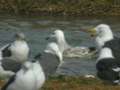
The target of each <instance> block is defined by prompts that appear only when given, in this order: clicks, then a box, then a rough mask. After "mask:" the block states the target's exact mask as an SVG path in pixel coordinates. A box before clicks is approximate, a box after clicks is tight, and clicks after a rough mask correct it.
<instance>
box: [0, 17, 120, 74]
mask: <svg viewBox="0 0 120 90" xmlns="http://www.w3.org/2000/svg"><path fill="white" fill-rule="evenodd" d="M100 23H107V24H109V25H110V26H111V28H112V29H113V30H114V33H115V34H116V35H118V36H119V32H120V30H119V28H120V18H118V17H115V18H113V17H112V18H100V19H96V18H65V17H40V18H20V17H5V16H4V17H3V16H0V46H3V45H5V44H7V43H10V42H11V41H13V36H14V34H15V33H16V32H24V33H25V35H26V37H27V41H28V43H29V46H30V48H31V57H34V56H35V55H36V54H37V53H39V52H42V51H43V50H44V49H45V47H46V45H47V43H48V42H49V41H46V40H45V38H46V37H47V36H48V35H49V34H50V33H51V32H53V31H54V30H55V29H62V30H64V33H65V37H66V39H67V41H68V43H69V44H70V45H72V46H82V45H83V46H94V41H93V40H92V39H90V36H89V34H87V33H85V32H82V31H81V30H82V29H87V28H91V27H94V26H96V25H98V24H100ZM64 61H65V63H64V64H63V66H62V67H61V68H60V69H59V70H58V72H57V73H59V74H66V75H85V74H95V73H96V70H95V58H64Z"/></svg>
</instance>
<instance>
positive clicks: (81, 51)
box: [47, 30, 95, 57]
mask: <svg viewBox="0 0 120 90" xmlns="http://www.w3.org/2000/svg"><path fill="white" fill-rule="evenodd" d="M50 38H55V39H56V42H57V44H58V46H59V49H60V51H61V52H62V53H63V55H64V56H66V57H84V56H86V55H92V51H95V48H94V47H90V48H89V47H85V46H81V47H72V46H70V45H69V44H68V43H67V41H66V39H65V36H64V33H63V31H62V30H55V31H54V32H53V34H52V35H50V36H49V37H48V38H47V39H50Z"/></svg>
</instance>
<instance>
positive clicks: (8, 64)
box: [1, 59, 22, 72]
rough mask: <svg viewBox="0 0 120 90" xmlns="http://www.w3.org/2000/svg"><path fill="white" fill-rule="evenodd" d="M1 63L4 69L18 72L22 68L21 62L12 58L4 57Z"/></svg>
mask: <svg viewBox="0 0 120 90" xmlns="http://www.w3.org/2000/svg"><path fill="white" fill-rule="evenodd" d="M1 65H2V67H3V69H4V70H7V71H13V72H17V71H18V70H20V68H21V65H22V64H21V63H19V62H16V61H15V60H11V59H3V60H2V61H1Z"/></svg>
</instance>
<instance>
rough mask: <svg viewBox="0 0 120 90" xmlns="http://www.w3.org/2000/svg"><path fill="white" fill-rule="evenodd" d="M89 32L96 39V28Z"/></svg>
mask: <svg viewBox="0 0 120 90" xmlns="http://www.w3.org/2000/svg"><path fill="white" fill-rule="evenodd" d="M87 32H88V33H90V36H91V37H95V36H96V29H95V28H92V29H89V30H87Z"/></svg>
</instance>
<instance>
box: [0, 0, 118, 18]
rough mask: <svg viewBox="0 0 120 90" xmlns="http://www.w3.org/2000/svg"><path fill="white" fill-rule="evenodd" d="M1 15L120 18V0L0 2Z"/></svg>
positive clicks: (11, 0)
mask: <svg viewBox="0 0 120 90" xmlns="http://www.w3.org/2000/svg"><path fill="white" fill-rule="evenodd" d="M0 13H9V14H16V15H29V16H31V15H36V16H38V15H52V16H62V15H63V16H96V15H97V16H119V15H120V1H119V0H0Z"/></svg>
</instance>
